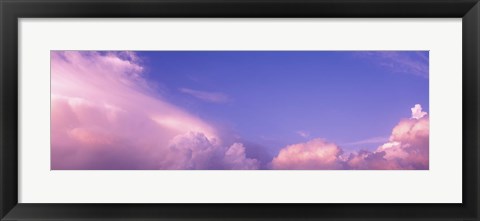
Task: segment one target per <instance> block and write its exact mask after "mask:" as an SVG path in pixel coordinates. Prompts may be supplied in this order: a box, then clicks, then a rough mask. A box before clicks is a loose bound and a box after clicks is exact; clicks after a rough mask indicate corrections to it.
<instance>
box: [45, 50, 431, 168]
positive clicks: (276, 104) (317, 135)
mask: <svg viewBox="0 0 480 221" xmlns="http://www.w3.org/2000/svg"><path fill="white" fill-rule="evenodd" d="M428 61H429V53H428V51H139V52H127V51H117V52H106V51H97V52H94V51H83V52H77V51H54V52H52V57H51V65H52V73H51V74H52V116H51V117H52V130H51V133H52V137H51V138H52V153H51V154H52V169H132V170H133V169H149V170H150V169H300V170H303V169H327V170H329V169H370V170H373V169H428V151H429V145H428V135H429V128H428V124H429V119H428V114H427V113H428V112H429V108H428V107H429V106H428V104H429V102H428V97H429V94H428V90H429V87H428V85H429V81H428V79H429V71H428Z"/></svg>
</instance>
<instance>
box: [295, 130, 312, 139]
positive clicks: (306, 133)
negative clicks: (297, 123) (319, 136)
mask: <svg viewBox="0 0 480 221" xmlns="http://www.w3.org/2000/svg"><path fill="white" fill-rule="evenodd" d="M296 133H297V134H298V135H300V136H301V137H303V138H307V137H309V136H310V133H309V132H308V131H303V130H299V131H297V132H296Z"/></svg>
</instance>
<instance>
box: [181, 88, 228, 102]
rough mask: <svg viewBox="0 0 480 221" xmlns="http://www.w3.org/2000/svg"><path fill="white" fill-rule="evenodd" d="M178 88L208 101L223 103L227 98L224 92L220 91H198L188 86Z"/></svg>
mask: <svg viewBox="0 0 480 221" xmlns="http://www.w3.org/2000/svg"><path fill="white" fill-rule="evenodd" d="M179 90H180V92H182V93H185V94H188V95H191V96H193V97H195V98H198V99H200V100H203V101H206V102H210V103H225V102H227V101H228V100H229V99H228V96H227V95H226V94H224V93H220V92H208V91H200V90H194V89H189V88H180V89H179Z"/></svg>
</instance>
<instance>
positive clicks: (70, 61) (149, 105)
mask: <svg viewBox="0 0 480 221" xmlns="http://www.w3.org/2000/svg"><path fill="white" fill-rule="evenodd" d="M51 70H52V73H51V75H52V76H51V77H52V82H51V83H52V89H51V95H52V100H51V110H52V114H51V168H52V169H54V170H62V169H256V168H258V162H257V161H256V160H254V159H249V158H246V156H245V148H244V147H243V145H242V144H238V143H235V144H232V145H224V144H222V141H221V139H220V137H219V136H218V135H217V131H216V130H215V128H214V127H212V126H211V125H209V124H208V123H207V122H205V121H203V120H201V119H199V118H198V117H196V116H194V115H192V114H190V113H188V112H187V111H185V110H182V109H181V108H179V107H176V106H174V105H172V104H170V103H168V102H166V101H165V100H164V99H162V98H161V97H159V96H157V95H155V93H153V88H152V87H151V86H150V85H149V83H148V82H147V81H146V80H145V76H144V67H143V66H142V64H141V59H139V58H138V56H137V55H136V54H135V53H132V52H75V51H67V52H62V51H55V52H52V53H51Z"/></svg>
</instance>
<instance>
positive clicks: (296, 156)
mask: <svg viewBox="0 0 480 221" xmlns="http://www.w3.org/2000/svg"><path fill="white" fill-rule="evenodd" d="M341 154H342V149H340V147H338V146H337V145H336V144H334V143H330V142H327V141H325V140H323V139H319V138H317V139H313V140H310V141H308V142H306V143H299V144H294V145H290V146H287V147H285V148H283V149H282V150H280V153H279V154H278V155H277V156H276V157H275V158H273V160H272V163H271V166H272V168H273V169H279V170H282V169H293V170H295V169H296V170H317V169H319V170H321V169H341V168H342V162H341V160H340V159H339V157H340V155H341Z"/></svg>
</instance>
